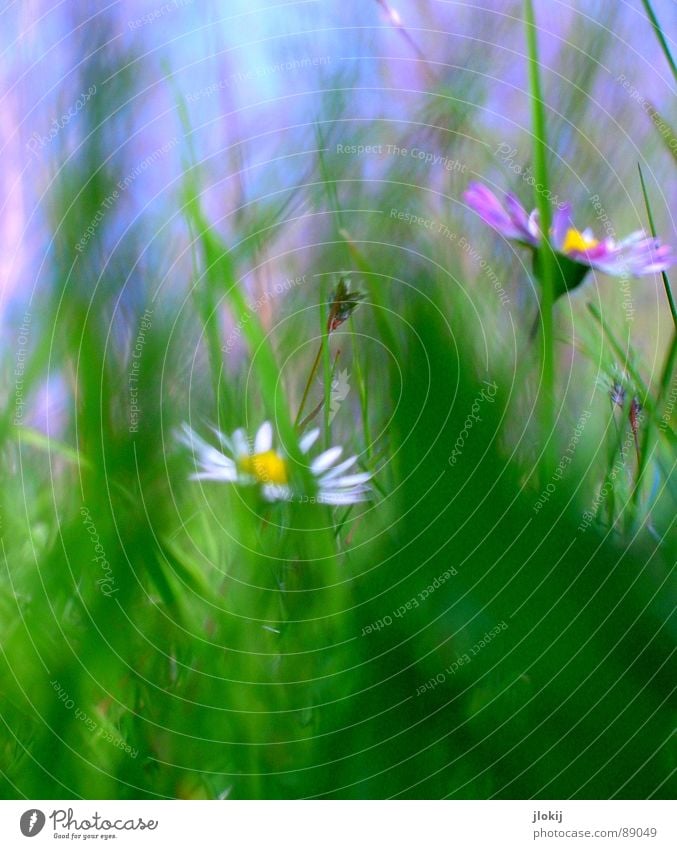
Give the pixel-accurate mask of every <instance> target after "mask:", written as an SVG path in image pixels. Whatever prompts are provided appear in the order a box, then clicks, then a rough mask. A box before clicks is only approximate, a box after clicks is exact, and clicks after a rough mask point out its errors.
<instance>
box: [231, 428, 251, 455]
mask: <svg viewBox="0 0 677 849" xmlns="http://www.w3.org/2000/svg"><path fill="white" fill-rule="evenodd" d="M232 442H233V448H234V449H235V454H236V455H237V456H238V457H247V456H249V453H250V452H249V443H248V442H247V434H246V433H245V432H244V429H243V428H241V427H239V428H238V429H237V430H236V431H235V433H234V434H233V436H232Z"/></svg>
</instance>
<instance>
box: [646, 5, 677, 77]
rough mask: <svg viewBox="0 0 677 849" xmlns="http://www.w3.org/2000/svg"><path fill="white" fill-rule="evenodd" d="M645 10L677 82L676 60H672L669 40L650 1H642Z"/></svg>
mask: <svg viewBox="0 0 677 849" xmlns="http://www.w3.org/2000/svg"><path fill="white" fill-rule="evenodd" d="M642 3H643V5H644V8H645V9H646V14H647V17H648V18H649V20H650V21H651V26H652V27H653V30H654V32H655V33H656V38H657V39H658V43H659V44H660V46H661V48H662V49H663V53H664V54H665V58H666V59H667V60H668V65H670V70H671V71H672V75H673V77H674V78H675V80H677V65H675V60H674V59H673V58H672V53H671V52H670V48H669V47H668V42H667V39H666V38H665V35H664V34H663V30H662V28H661V25H660V23H659V22H658V18H657V17H656V13H655V12H654V10H653V8H652V6H651V3H650V2H649V0H642Z"/></svg>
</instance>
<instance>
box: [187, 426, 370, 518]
mask: <svg viewBox="0 0 677 849" xmlns="http://www.w3.org/2000/svg"><path fill="white" fill-rule="evenodd" d="M212 429H213V431H214V434H215V435H216V437H217V439H218V441H219V443H220V444H221V448H222V449H223V450H219V449H218V448H214V446H212V445H210V444H209V443H208V442H206V441H205V440H204V439H202V437H200V436H198V434H197V433H195V431H194V430H193V429H192V428H191V427H189V426H188V425H187V424H184V425H183V427H182V429H181V431H180V432H179V434H178V438H179V440H180V441H181V442H182V443H183V444H184V445H187V446H188V448H190V449H191V451H192V452H193V455H194V457H195V461H196V465H197V467H198V471H197V472H195V473H194V474H192V475H191V476H190V477H191V480H211V481H224V482H226V483H236V484H241V485H243V486H258V487H260V489H261V494H262V495H263V497H264V498H265V499H266V501H308V502H313V501H317V502H318V503H320V504H331V505H340V504H355V503H356V502H358V501H365V500H366V499H367V497H368V495H369V492H370V490H369V487H368V486H367V481H368V480H369V479H370V478H371V474H369V472H354V473H353V474H345V473H346V472H348V470H349V469H350V468H351V466H353V465H354V463H355V461H356V460H357V456H352V457H349V458H348V459H346V460H343V461H342V462H340V463H339V462H337V461H338V460H339V458H340V456H341V454H342V453H343V449H342V448H340V447H338V446H335V447H333V448H329V449H328V450H327V451H323V452H322V453H321V454H318V456H317V457H315V458H314V459H313V460H312V461H311V462H310V465H309V469H310V472H311V474H312V475H313V477H314V478H315V481H316V483H317V493H316V494H315V495H313V496H308V495H305V494H303V493H299V492H295V491H294V490H293V489H292V487H291V486H290V484H289V475H288V460H287V458H286V457H285V456H284V455H283V454H282V453H280V451H277V450H276V449H275V448H274V447H273V428H272V426H271V424H270V422H264V423H263V424H262V425H261V427H260V428H259V429H258V431H257V433H256V436H255V437H254V441H253V443H252V442H250V441H249V440H248V439H247V434H246V432H245V431H244V429H243V428H238V429H237V430H236V431H235V432H234V433H233V434H232V435H231V436H226V435H225V434H223V433H221V432H220V431H219V430H216V429H215V428H212ZM319 435H320V430H319V428H315V429H314V430H311V431H309V432H308V433H306V434H305V435H304V436H302V437H301V440H300V441H299V448H300V449H301V452H302V453H303V454H307V453H308V451H309V450H310V449H311V448H312V447H313V445H314V444H315V443H316V442H317V439H318V437H319Z"/></svg>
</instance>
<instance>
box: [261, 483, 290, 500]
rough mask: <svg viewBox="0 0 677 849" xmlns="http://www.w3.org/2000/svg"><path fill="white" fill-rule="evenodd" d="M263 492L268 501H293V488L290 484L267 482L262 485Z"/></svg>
mask: <svg viewBox="0 0 677 849" xmlns="http://www.w3.org/2000/svg"><path fill="white" fill-rule="evenodd" d="M261 493H262V495H263V497H264V498H265V499H266V501H291V490H290V489H289V487H288V486H280V485H278V484H266V485H265V486H263V487H261Z"/></svg>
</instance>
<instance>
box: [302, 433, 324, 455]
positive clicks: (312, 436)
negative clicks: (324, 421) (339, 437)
mask: <svg viewBox="0 0 677 849" xmlns="http://www.w3.org/2000/svg"><path fill="white" fill-rule="evenodd" d="M319 435H320V429H319V427H316V428H314V429H313V430H309V431H308V433H306V434H305V436H302V437H301V440H300V442H299V448H300V449H301V453H302V454H305V453H306V452H307V451H308V450H309V449H310V448H312V447H313V445H315V443H316V442H317V437H318V436H319Z"/></svg>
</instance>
